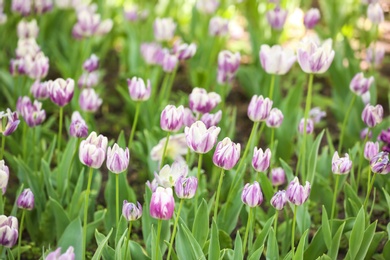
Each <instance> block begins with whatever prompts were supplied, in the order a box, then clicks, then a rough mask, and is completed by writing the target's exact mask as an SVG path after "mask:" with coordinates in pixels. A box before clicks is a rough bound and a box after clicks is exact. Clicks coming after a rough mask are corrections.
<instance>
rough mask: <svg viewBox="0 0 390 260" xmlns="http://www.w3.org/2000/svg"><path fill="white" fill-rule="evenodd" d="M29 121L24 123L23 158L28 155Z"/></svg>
mask: <svg viewBox="0 0 390 260" xmlns="http://www.w3.org/2000/svg"><path fill="white" fill-rule="evenodd" d="M26 135H27V123H26V122H25V123H24V124H23V159H26V157H27V138H26Z"/></svg>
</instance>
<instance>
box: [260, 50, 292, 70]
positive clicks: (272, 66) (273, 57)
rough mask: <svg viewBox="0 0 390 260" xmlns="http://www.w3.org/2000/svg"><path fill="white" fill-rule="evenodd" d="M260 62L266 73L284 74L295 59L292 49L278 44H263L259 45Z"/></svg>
mask: <svg viewBox="0 0 390 260" xmlns="http://www.w3.org/2000/svg"><path fill="white" fill-rule="evenodd" d="M259 56H260V62H261V66H262V67H263V69H264V70H265V71H266V72H267V73H268V74H275V75H284V74H286V73H287V72H289V70H290V69H291V66H292V65H293V64H294V63H295V61H296V60H297V57H296V56H295V54H294V51H293V50H291V49H289V48H283V47H282V46H280V45H274V46H272V47H270V46H268V45H267V44H263V45H261V47H260V53H259Z"/></svg>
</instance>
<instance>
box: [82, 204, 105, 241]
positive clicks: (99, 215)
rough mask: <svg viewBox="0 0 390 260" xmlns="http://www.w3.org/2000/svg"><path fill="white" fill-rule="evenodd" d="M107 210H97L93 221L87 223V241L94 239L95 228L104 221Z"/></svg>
mask: <svg viewBox="0 0 390 260" xmlns="http://www.w3.org/2000/svg"><path fill="white" fill-rule="evenodd" d="M106 212H107V210H106V209H102V210H99V211H96V212H95V213H94V215H93V221H92V222H90V223H88V224H87V243H88V242H89V241H90V240H91V239H92V237H93V234H94V232H95V230H96V229H97V228H98V227H99V226H100V225H101V224H102V223H103V220H104V217H105V215H106Z"/></svg>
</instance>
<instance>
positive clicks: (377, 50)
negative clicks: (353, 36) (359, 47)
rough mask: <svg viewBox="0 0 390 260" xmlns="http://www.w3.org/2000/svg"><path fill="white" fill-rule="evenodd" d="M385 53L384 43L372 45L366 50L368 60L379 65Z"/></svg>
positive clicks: (372, 64)
mask: <svg viewBox="0 0 390 260" xmlns="http://www.w3.org/2000/svg"><path fill="white" fill-rule="evenodd" d="M385 53H386V51H385V48H384V47H383V46H382V45H379V44H376V45H371V46H370V47H369V48H368V49H367V51H366V61H367V62H369V63H370V64H371V66H378V65H380V64H381V63H382V61H383V58H384V57H385Z"/></svg>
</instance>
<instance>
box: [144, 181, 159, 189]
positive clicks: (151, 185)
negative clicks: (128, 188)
mask: <svg viewBox="0 0 390 260" xmlns="http://www.w3.org/2000/svg"><path fill="white" fill-rule="evenodd" d="M145 185H146V186H147V187H149V189H150V190H151V191H152V192H155V191H156V189H157V187H158V183H157V180H156V178H154V179H153V181H151V182H150V181H147V182H146V183H145Z"/></svg>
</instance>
